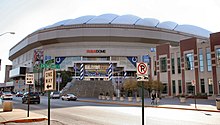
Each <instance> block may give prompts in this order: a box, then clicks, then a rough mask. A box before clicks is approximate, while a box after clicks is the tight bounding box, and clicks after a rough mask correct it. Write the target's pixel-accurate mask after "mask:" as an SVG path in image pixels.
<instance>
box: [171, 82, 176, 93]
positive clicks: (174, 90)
mask: <svg viewBox="0 0 220 125" xmlns="http://www.w3.org/2000/svg"><path fill="white" fill-rule="evenodd" d="M172 86H173V94H175V93H176V85H175V80H172Z"/></svg>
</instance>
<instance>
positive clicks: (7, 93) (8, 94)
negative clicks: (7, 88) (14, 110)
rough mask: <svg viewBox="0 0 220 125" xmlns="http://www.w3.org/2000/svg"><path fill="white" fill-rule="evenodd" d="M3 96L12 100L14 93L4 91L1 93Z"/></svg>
mask: <svg viewBox="0 0 220 125" xmlns="http://www.w3.org/2000/svg"><path fill="white" fill-rule="evenodd" d="M1 98H2V99H3V100H4V99H9V100H12V99H13V95H12V93H11V92H3V93H2V95H1Z"/></svg>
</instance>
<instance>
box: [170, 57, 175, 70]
mask: <svg viewBox="0 0 220 125" xmlns="http://www.w3.org/2000/svg"><path fill="white" fill-rule="evenodd" d="M171 70H172V74H175V62H174V53H171Z"/></svg>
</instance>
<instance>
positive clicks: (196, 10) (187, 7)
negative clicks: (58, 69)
mask: <svg viewBox="0 0 220 125" xmlns="http://www.w3.org/2000/svg"><path fill="white" fill-rule="evenodd" d="M219 12H220V0H0V35H1V34H3V33H5V32H15V34H14V35H12V34H5V35H2V36H0V43H1V44H0V59H1V60H2V64H1V71H0V83H3V82H4V78H5V65H11V64H12V62H11V61H10V60H8V57H9V50H10V49H11V48H12V47H13V46H14V45H16V44H17V43H18V42H20V41H21V40H22V39H23V38H25V37H26V36H27V35H29V34H31V33H32V32H34V31H36V30H38V29H40V28H42V27H45V26H48V25H51V24H54V23H56V22H59V21H62V20H65V19H74V18H77V17H80V16H85V15H96V16H98V15H101V14H106V13H112V14H117V15H125V14H132V15H135V16H138V17H140V18H156V19H158V20H159V21H160V22H163V21H173V22H176V23H177V24H190V25H195V26H198V27H201V28H204V29H207V30H209V31H211V32H213V33H214V32H220V14H219Z"/></svg>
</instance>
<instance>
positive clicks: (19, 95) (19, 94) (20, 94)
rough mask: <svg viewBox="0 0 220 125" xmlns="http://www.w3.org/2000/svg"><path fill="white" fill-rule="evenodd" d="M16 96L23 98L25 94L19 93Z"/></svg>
mask: <svg viewBox="0 0 220 125" xmlns="http://www.w3.org/2000/svg"><path fill="white" fill-rule="evenodd" d="M15 96H16V97H22V96H23V93H22V92H17V93H16V94H15Z"/></svg>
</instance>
